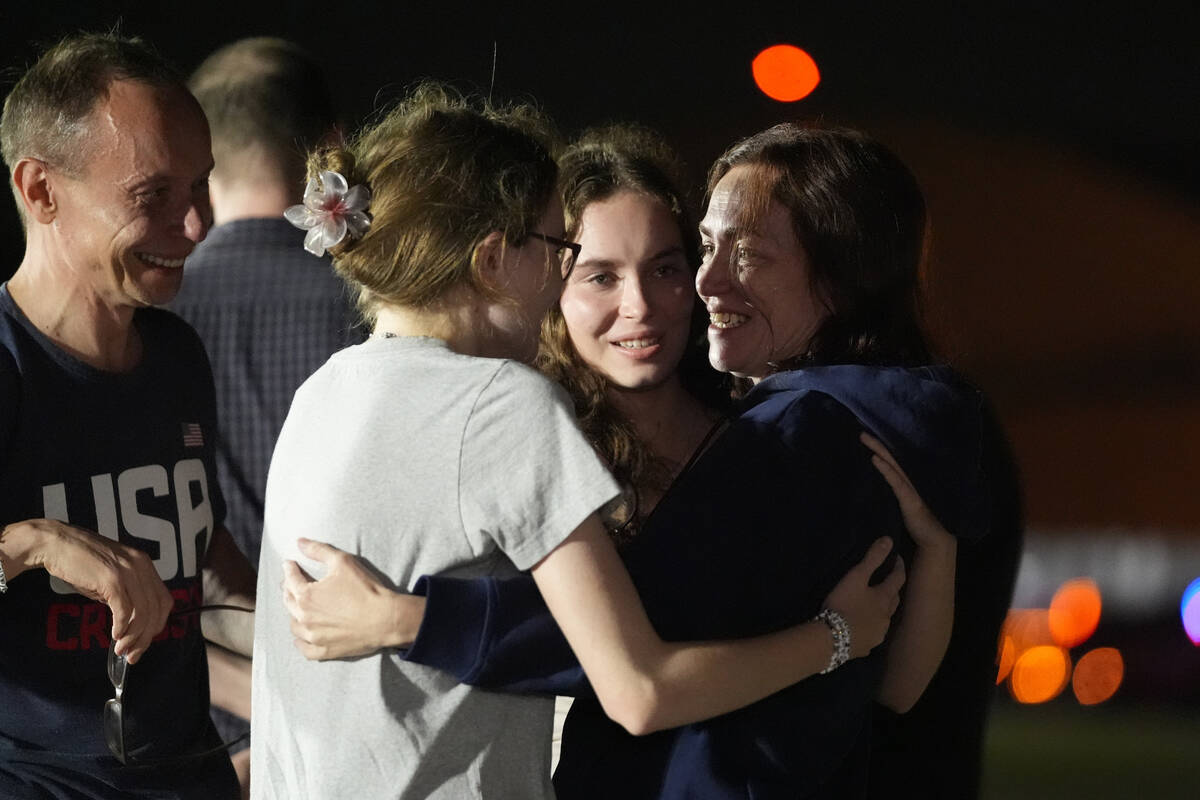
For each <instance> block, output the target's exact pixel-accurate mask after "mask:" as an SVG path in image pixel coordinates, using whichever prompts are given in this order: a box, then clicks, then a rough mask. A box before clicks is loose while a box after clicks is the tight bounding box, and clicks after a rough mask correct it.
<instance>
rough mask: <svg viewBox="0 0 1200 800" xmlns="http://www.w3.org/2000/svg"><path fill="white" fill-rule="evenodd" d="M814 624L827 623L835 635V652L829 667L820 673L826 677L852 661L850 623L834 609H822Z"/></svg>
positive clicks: (830, 657) (830, 659)
mask: <svg viewBox="0 0 1200 800" xmlns="http://www.w3.org/2000/svg"><path fill="white" fill-rule="evenodd" d="M813 622H823V623H825V624H826V625H828V626H829V632H830V633H831V634H833V652H832V653H831V654H830V656H829V664H828V666H826V667H825V669H823V670H821V673H820V674H821V675H826V674H828V673H830V672H833V671H834V670H835V669H837V668H838V667H840V666H841V665H842V664H845V663H846V662H847V661H849V660H850V623H848V622H846V618H845V617H843V616H842V615H841V614H839V613H838V612H836V611H834V610H833V609H832V608H826V609H822V610H821V613H820V614H817V615H816V616H815V617H813Z"/></svg>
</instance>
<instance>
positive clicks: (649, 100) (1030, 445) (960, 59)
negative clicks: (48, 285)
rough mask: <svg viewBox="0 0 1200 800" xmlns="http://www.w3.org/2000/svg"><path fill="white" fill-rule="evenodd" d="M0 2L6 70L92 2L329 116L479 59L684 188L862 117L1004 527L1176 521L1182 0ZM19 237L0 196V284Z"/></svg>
mask: <svg viewBox="0 0 1200 800" xmlns="http://www.w3.org/2000/svg"><path fill="white" fill-rule="evenodd" d="M0 4H2V5H0V66H3V67H6V68H8V69H9V75H10V78H11V76H12V75H15V74H19V72H20V71H21V69H22V67H23V65H25V64H27V63H29V62H30V61H32V59H33V58H34V57H35V55H36V53H37V50H38V48H37V45H36V43H44V42H47V41H53V40H55V39H57V38H58V37H60V36H62V35H63V34H65V33H68V32H71V31H75V30H80V29H87V30H103V29H108V28H111V27H112V26H113V24H114V23H116V22H117V21H118V19H120V20H121V21H122V25H123V30H124V31H125V32H126V33H130V34H138V35H141V36H143V37H145V38H146V39H148V40H150V41H151V42H153V43H154V44H156V45H157V46H158V47H159V49H160V50H161V51H162V52H163V53H164V54H166V55H167V56H168V57H170V58H172V59H174V60H175V61H176V62H177V63H178V64H179V66H180V67H181V68H182V69H184V70H185V71H190V70H191V69H192V68H194V67H195V66H196V65H197V64H198V63H199V62H200V61H201V60H202V58H203V57H204V56H205V55H207V54H208V53H209V52H211V51H212V50H214V49H216V48H217V47H219V46H221V45H223V44H225V43H227V42H229V41H232V40H234V39H237V38H241V37H244V36H254V35H278V36H284V37H287V38H290V39H293V40H295V41H297V42H299V43H301V44H302V45H304V46H306V47H308V48H309V49H310V50H311V51H312V52H313V53H314V54H315V55H316V56H317V57H318V59H319V60H320V61H321V62H322V63H323V64H324V65H325V67H326V69H327V70H328V73H329V75H330V79H331V83H332V85H333V89H334V95H335V98H336V100H337V102H338V103H339V105H340V109H341V111H342V114H343V116H344V118H345V120H346V122H347V123H348V125H349V126H350V127H354V126H356V125H357V124H358V123H360V122H361V121H362V120H363V118H364V117H365V116H367V115H368V114H369V113H370V112H371V110H372V109H373V108H376V107H378V106H380V105H382V104H386V103H387V101H388V100H390V99H395V98H396V97H397V96H399V95H401V94H402V93H403V92H404V89H405V87H406V86H408V85H411V84H412V83H413V82H414V81H416V80H418V79H420V78H423V77H433V78H439V79H443V80H449V81H453V82H455V83H458V84H460V85H461V86H462V87H463V88H468V89H470V88H474V89H478V90H482V91H484V92H486V91H487V90H488V88H489V86H490V85H491V83H492V74H493V52H495V53H496V59H495V81H494V87H493V91H494V95H495V96H496V97H497V98H499V99H512V98H520V99H534V100H536V101H538V102H539V103H540V104H541V105H542V106H543V107H544V108H545V109H546V110H547V111H548V112H550V114H552V115H553V116H554V117H555V118H557V119H558V121H559V122H560V124H561V125H562V126H563V127H564V129H565V130H566V132H568V133H570V132H573V131H578V130H579V129H580V128H581V127H584V126H586V125H591V124H598V123H602V122H606V121H613V120H630V119H632V120H638V121H641V122H643V123H646V124H649V125H651V126H653V127H656V128H658V129H659V130H660V131H662V133H664V134H665V135H666V136H667V137H668V138H669V139H670V140H671V141H672V142H673V143H674V144H675V145H676V147H677V148H678V149H679V150H680V152H681V154H682V155H683V156H684V158H685V160H686V162H687V164H688V167H689V170H690V172H691V174H692V177H693V179H694V183H695V184H696V185H697V186H698V185H699V183H700V180H701V178H702V176H703V173H704V170H705V168H706V167H707V165H708V164H709V163H710V162H711V161H712V160H713V158H715V157H716V156H717V155H719V154H720V153H721V151H722V150H724V149H725V147H727V146H728V145H729V144H730V143H732V142H733V141H734V140H736V139H737V138H739V137H741V136H745V135H747V134H750V133H753V132H754V131H757V130H759V129H762V128H764V127H766V126H767V125H769V124H772V123H775V122H779V121H782V120H786V119H796V118H801V117H823V118H825V119H826V120H836V121H840V122H845V123H850V124H855V125H859V126H861V127H864V128H866V129H867V130H868V131H876V132H879V133H880V134H881V136H882V138H884V140H885V141H886V142H888V143H889V144H892V145H893V146H895V147H897V149H898V150H899V152H900V153H901V155H902V156H903V157H904V158H905V159H906V160H907V161H909V163H910V164H911V165H912V166H913V167H914V170H915V171H916V172H917V174H918V176H919V177H920V178H921V180H922V182H923V184H924V186H925V189H926V192H927V194H928V195H929V198H930V201H931V207H932V208H933V210H934V221H935V229H936V234H935V239H936V240H937V244H936V246H935V257H936V258H935V260H936V261H938V262H939V263H938V265H937V266H938V274H937V275H935V277H936V278H938V280H936V281H931V284H932V283H936V286H934V287H933V288H935V289H937V290H938V291H937V292H935V295H937V294H940V297H939V298H938V299H940V301H941V302H940V308H941V310H942V312H943V317H944V320H945V324H944V326H943V327H945V328H946V329H948V330H949V331H951V332H952V333H954V334H956V335H957V338H958V339H959V340H960V341H961V342H962V344H961V346H958V347H953V348H949V349H950V355H951V357H952V358H953V359H954V360H955V361H956V363H959V364H960V365H962V366H963V367H964V368H966V369H968V371H969V372H970V373H971V374H972V375H973V376H976V377H977V378H978V379H979V380H980V382H981V384H982V385H984V386H985V388H987V389H988V391H989V393H990V394H991V395H992V396H993V398H994V399H996V401H997V404H998V406H999V407H1000V410H1001V412H1002V415H1003V416H1004V417H1005V421H1006V423H1007V425H1008V426H1009V429H1010V431H1011V432H1012V435H1013V439H1014V444H1015V446H1016V449H1017V453H1018V457H1019V459H1020V461H1021V462H1022V467H1023V470H1024V473H1025V475H1026V486H1027V495H1028V498H1029V508H1030V518H1031V520H1033V521H1035V522H1036V521H1042V522H1046V521H1049V522H1056V523H1059V522H1061V523H1062V524H1067V523H1076V522H1085V521H1086V522H1090V523H1095V524H1100V523H1103V524H1108V523H1113V522H1125V523H1137V524H1154V525H1169V526H1175V527H1182V528H1186V529H1189V530H1196V529H1197V527H1196V525H1197V520H1200V500H1198V499H1197V496H1196V492H1195V490H1194V487H1193V486H1192V484H1193V483H1194V480H1191V478H1190V476H1194V475H1195V474H1196V471H1195V470H1196V469H1197V468H1200V423H1197V422H1196V420H1200V389H1198V387H1200V371H1198V369H1197V367H1196V365H1197V364H1200V358H1198V356H1197V353H1198V352H1200V351H1197V349H1196V345H1195V344H1194V343H1195V342H1197V341H1200V339H1198V338H1197V334H1196V332H1197V330H1200V328H1198V327H1197V326H1198V325H1200V323H1196V322H1195V320H1196V318H1197V317H1196V314H1195V308H1196V307H1197V306H1200V278H1198V277H1197V270H1196V264H1197V260H1196V258H1195V257H1194V256H1193V255H1192V254H1193V253H1197V252H1200V249H1198V248H1200V236H1197V231H1198V230H1200V2H1197V0H1155V1H1154V2H1150V3H1145V4H1139V5H1138V6H1136V7H1135V6H1134V4H1132V3H1126V4H1123V5H1122V6H1114V5H1112V4H1106V3H1102V2H1096V1H1095V0H1093V1H1092V2H1086V3H1085V2H1078V1H1077V0H1059V1H1058V2H1055V0H1041V2H1038V3H1032V2H1028V1H1027V0H1017V2H991V3H987V4H982V3H978V2H969V1H968V2H964V1H963V0H958V2H944V0H926V1H925V2H903V3H898V2H878V3H859V2H838V3H825V4H816V3H802V2H793V3H787V4H783V3H762V2H754V0H742V2H739V3H728V2H726V3H725V4H724V5H723V6H722V7H721V12H720V13H719V14H712V13H710V14H707V15H704V14H700V13H697V12H691V13H687V14H681V13H680V12H679V11H676V10H662V9H660V8H659V6H658V5H656V4H653V3H651V2H649V1H648V0H646V1H645V2H642V3H641V4H625V3H621V4H614V3H607V4H603V5H595V4H593V5H588V6H583V5H578V4H577V5H574V6H572V5H570V4H567V3H561V2H560V3H557V4H553V5H550V4H547V5H544V6H537V7H529V6H525V7H522V6H517V5H514V4H511V3H508V4H496V5H491V6H482V5H478V4H477V5H474V6H471V5H467V4H460V3H453V2H445V3H429V2H425V3H423V4H422V5H421V7H420V8H419V9H418V8H417V7H416V6H415V5H414V4H412V3H404V2H399V1H398V0H393V1H392V2H388V3H375V2H371V0H360V2H353V1H352V0H345V2H334V0H323V1H322V2H319V3H318V2H309V1H308V0H304V1H303V2H301V1H299V0H292V1H291V2H287V1H286V0H285V2H277V3H272V4H270V6H268V5H266V4H263V3H258V2H253V0H247V1H246V2H241V3H233V2H228V1H227V0H219V2H214V3H210V4H208V5H203V4H200V3H197V2H189V3H177V2H147V3H134V2H124V3H104V2H87V3H72V2H69V1H64V0H0ZM695 7H698V4H697V6H695ZM430 9H432V10H430ZM781 42H787V43H790V44H794V45H797V46H799V47H802V48H804V49H805V50H807V51H808V52H809V53H811V54H812V56H813V57H814V58H815V60H816V62H817V63H818V65H819V66H820V68H821V71H822V76H823V79H822V82H821V84H820V86H819V87H818V88H817V90H816V91H815V92H814V93H813V94H812V95H811V96H810V97H809V98H807V99H805V100H803V101H802V102H800V103H796V104H779V103H776V102H774V101H771V100H769V99H767V98H766V97H764V96H763V95H762V94H760V93H759V92H758V90H757V89H756V88H755V86H754V84H753V81H752V79H751V75H750V62H751V60H752V59H753V57H754V56H755V55H756V54H757V53H758V52H759V51H760V50H761V49H762V48H764V47H766V46H769V45H772V44H777V43H781ZM905 131H907V133H904V132H905ZM885 134H886V135H885ZM895 137H898V138H895ZM697 199H698V198H697ZM22 251H23V244H22V241H21V235H20V229H19V227H18V225H17V220H16V214H15V211H14V210H13V209H12V201H11V198H10V196H9V193H8V192H4V193H0V278H3V277H4V276H6V275H7V274H8V273H9V272H11V270H12V269H14V268H15V267H16V265H17V263H18V262H19V260H20V257H21V253H22ZM1097 431H1104V435H1103V436H1097V435H1096V432H1097ZM1075 464H1088V465H1090V466H1089V468H1088V469H1072V468H1071V467H1072V466H1073V465H1075ZM1097 465H1101V466H1103V467H1104V469H1099V468H1098V466H1097ZM1064 475H1066V476H1068V477H1073V478H1074V479H1075V482H1076V483H1077V484H1079V485H1078V486H1075V487H1074V488H1072V487H1071V486H1067V485H1065V484H1064ZM1113 498H1117V499H1119V500H1120V502H1117V500H1113Z"/></svg>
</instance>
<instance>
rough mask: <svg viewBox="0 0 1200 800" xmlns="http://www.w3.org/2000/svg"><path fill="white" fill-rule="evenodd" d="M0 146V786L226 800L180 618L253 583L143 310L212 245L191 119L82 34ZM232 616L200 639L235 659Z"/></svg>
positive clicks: (163, 68)
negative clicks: (1, 226)
mask: <svg viewBox="0 0 1200 800" xmlns="http://www.w3.org/2000/svg"><path fill="white" fill-rule="evenodd" d="M0 150H2V152H3V156H4V161H5V163H6V164H7V165H8V167H9V169H10V172H11V177H12V185H13V191H14V194H15V196H16V199H17V207H18V209H19V211H20V213H21V218H22V222H23V223H24V227H25V237H26V249H25V255H24V258H23V260H22V262H21V264H20V266H19V267H18V269H17V271H16V273H15V274H14V275H13V277H12V279H11V280H10V281H9V282H7V283H6V284H4V285H2V286H0V574H3V575H4V576H5V578H0V587H3V586H4V584H5V583H7V586H6V587H5V588H4V591H3V593H0V606H2V607H3V612H2V613H3V620H4V622H3V625H0V796H3V797H5V798H26V797H38V798H42V797H54V798H65V797H71V798H81V797H82V798H104V800H108V799H109V798H112V799H113V800H116V798H122V797H128V796H131V795H145V796H154V797H160V798H193V797H194V798H209V797H230V796H233V794H234V792H235V791H236V783H235V781H234V775H233V770H232V769H231V767H230V763H229V759H228V756H227V755H225V754H224V753H223V752H219V753H218V754H217V755H209V756H201V755H199V754H201V753H203V752H204V751H205V750H207V749H209V748H210V747H212V746H213V745H214V744H216V743H217V742H216V734H215V732H214V731H213V730H212V726H211V724H210V723H209V721H208V717H207V715H208V697H207V693H206V686H205V684H206V671H205V649H204V642H203V638H202V637H201V633H200V627H199V625H198V624H197V623H196V617H194V616H187V615H182V616H181V615H178V612H180V611H187V610H189V609H195V608H196V607H198V606H200V605H201V604H202V603H204V602H206V601H207V602H209V603H222V602H233V603H236V604H238V605H245V606H250V605H252V604H253V592H254V582H253V581H254V576H253V572H252V570H250V568H249V565H248V564H247V563H246V561H245V558H244V557H242V556H241V554H240V553H239V552H238V551H237V548H236V546H235V545H234V544H233V541H232V539H231V538H230V536H229V533H228V532H227V531H226V530H225V528H224V526H223V518H224V502H223V500H222V498H221V494H220V490H219V488H218V487H217V483H216V474H215V459H214V453H213V447H212V443H213V436H214V433H215V428H216V414H215V402H214V397H213V390H212V377H211V373H210V371H209V368H208V363H207V359H206V358H205V355H204V350H203V348H202V346H201V345H200V342H199V340H198V339H197V338H196V336H195V334H194V332H193V331H192V330H191V329H190V328H188V326H187V325H186V324H184V323H183V322H181V321H180V320H179V319H178V318H176V317H174V316H173V315H171V314H169V313H167V312H165V311H161V310H159V309H155V308H153V306H156V305H162V304H164V303H166V302H168V301H170V300H171V299H172V298H173V297H174V295H175V293H176V291H177V290H178V289H179V285H180V281H181V280H182V277H183V270H182V267H183V263H184V260H185V259H186V258H187V257H188V256H189V254H190V253H191V251H192V249H193V248H194V247H195V245H196V244H197V243H198V242H199V241H200V240H202V239H203V238H204V236H205V234H206V233H207V231H208V227H209V224H210V215H211V211H210V208H209V203H208V186H207V183H208V174H209V171H210V170H211V168H212V154H211V150H210V146H209V135H208V127H207V124H206V123H205V120H204V116H203V114H202V113H201V111H200V108H199V106H198V105H197V104H196V101H195V99H194V98H193V97H192V96H191V95H190V94H189V93H188V91H187V89H186V87H185V86H184V85H183V84H182V83H181V81H180V80H179V79H178V78H177V77H176V76H175V74H174V72H173V71H172V69H171V68H170V67H169V66H168V65H167V64H166V63H165V62H164V61H162V59H161V58H159V57H158V56H157V55H156V54H155V53H154V52H153V51H152V50H150V49H149V48H148V47H146V46H145V45H144V44H142V43H141V42H139V41H137V40H128V39H123V38H120V37H118V36H113V35H95V34H85V35H79V36H73V37H68V38H67V39H65V40H63V41H62V42H60V43H59V44H58V45H56V46H54V47H53V48H51V49H50V50H49V51H47V52H46V53H45V54H44V55H43V56H42V57H41V58H40V59H39V60H38V62H37V63H36V64H35V65H34V66H33V67H31V68H30V69H29V71H28V72H27V73H26V74H25V75H24V76H23V77H22V78H21V80H20V81H18V82H17V84H16V85H15V86H14V88H13V90H12V92H11V93H10V94H9V96H8V98H7V99H6V100H5V104H4V113H3V117H2V118H0ZM110 615H111V619H110ZM172 615H174V616H172ZM227 616H228V617H229V619H227V620H225V621H220V620H217V619H215V618H212V619H208V618H206V619H205V621H204V635H205V636H207V637H209V638H216V639H218V640H220V641H221V642H222V643H223V644H225V645H226V646H228V647H231V648H233V649H236V650H239V651H245V652H248V650H249V648H250V646H251V642H252V635H253V632H252V626H251V625H250V624H242V623H249V622H250V619H249V617H250V615H227ZM168 617H170V620H169V621H168ZM237 617H241V618H240V619H238V618H237ZM210 623H215V624H211V625H210ZM110 648H111V649H112V650H113V652H114V653H115V654H118V655H124V656H125V657H126V658H127V659H128V663H129V665H130V666H129V667H128V669H127V670H126V671H125V680H124V682H123V684H124V685H123V687H122V690H121V691H118V690H117V685H118V684H119V683H122V681H120V680H119V679H118V678H115V677H113V676H112V675H111V674H110V673H111V670H110V668H109V667H108V665H109V664H110V663H112V662H113V657H112V656H111V655H110V653H109V651H110ZM114 693H116V694H117V695H118V696H119V698H120V699H121V702H122V708H123V711H122V712H121V714H120V718H121V720H122V723H121V724H120V725H113V724H112V723H113V719H114V718H115V717H114V715H113V714H110V713H109V711H110V708H109V705H108V704H106V700H107V699H108V698H112V697H114ZM114 733H115V740H116V741H118V743H119V744H118V749H113V747H112V745H111V742H113V741H114ZM110 750H112V753H117V752H121V753H122V754H123V757H124V758H125V759H126V761H127V762H128V764H129V765H126V764H123V763H122V762H121V761H119V760H118V759H117V758H115V757H114V755H113V754H112V753H110ZM134 762H137V763H138V764H140V766H133V765H132V764H133V763H134Z"/></svg>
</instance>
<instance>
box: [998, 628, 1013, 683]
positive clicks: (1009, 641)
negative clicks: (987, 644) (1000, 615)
mask: <svg viewBox="0 0 1200 800" xmlns="http://www.w3.org/2000/svg"><path fill="white" fill-rule="evenodd" d="M998 660H999V665H998V666H999V669H998V670H996V685H997V686H999V685H1000V684H1001V683H1002V682H1003V681H1004V679H1005V678H1007V677H1008V673H1009V672H1011V671H1012V667H1013V662H1014V661H1016V660H1017V646H1016V645H1015V644H1013V638H1012V637H1011V636H1004V637H1003V644H1001V645H1000V658H999V659H998Z"/></svg>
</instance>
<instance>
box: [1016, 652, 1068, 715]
mask: <svg viewBox="0 0 1200 800" xmlns="http://www.w3.org/2000/svg"><path fill="white" fill-rule="evenodd" d="M1070 675H1071V658H1070V656H1068V655H1067V651H1066V650H1063V649H1062V648H1061V647H1054V646H1052V645H1039V646H1038V647H1031V648H1030V649H1028V650H1026V651H1025V652H1024V653H1022V654H1021V655H1020V657H1019V658H1017V663H1015V664H1013V670H1012V680H1011V681H1010V682H1009V687H1010V688H1011V690H1012V695H1013V697H1015V698H1016V699H1017V702H1020V703H1044V702H1046V701H1047V700H1052V699H1054V698H1055V697H1057V696H1058V694H1059V693H1060V692H1061V691H1062V690H1063V689H1064V688H1066V685H1067V680H1068V679H1069V678H1070Z"/></svg>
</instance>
